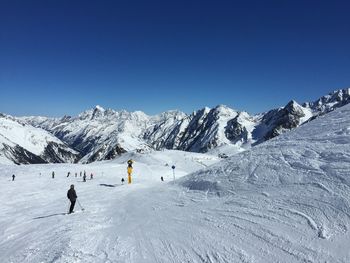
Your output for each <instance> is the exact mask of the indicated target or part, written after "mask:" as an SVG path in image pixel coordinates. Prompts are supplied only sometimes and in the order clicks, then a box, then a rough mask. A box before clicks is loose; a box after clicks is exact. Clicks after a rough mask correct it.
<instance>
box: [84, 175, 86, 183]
mask: <svg viewBox="0 0 350 263" xmlns="http://www.w3.org/2000/svg"><path fill="white" fill-rule="evenodd" d="M83 182H86V174H84V176H83Z"/></svg>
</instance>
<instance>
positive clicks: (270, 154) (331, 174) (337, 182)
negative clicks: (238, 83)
mask: <svg viewBox="0 0 350 263" xmlns="http://www.w3.org/2000/svg"><path fill="white" fill-rule="evenodd" d="M349 149H350V104H349V105H345V106H344V107H340V108H338V109H336V110H334V111H332V112H330V113H328V114H325V115H323V116H320V117H319V118H317V119H316V120H314V121H311V122H309V123H306V124H305V125H302V126H301V127H299V128H297V129H294V130H292V131H290V132H287V133H284V134H282V135H281V136H278V137H276V138H273V139H271V140H269V141H267V142H265V143H262V144H259V145H257V146H255V147H252V148H251V149H249V150H247V151H244V152H242V153H239V154H236V155H234V156H231V157H230V158H227V159H225V160H220V158H218V157H217V156H213V155H211V154H200V153H192V152H183V151H176V150H164V151H152V152H150V153H145V154H140V153H136V152H128V153H126V154H123V155H122V156H119V157H117V158H115V159H114V160H111V161H103V162H94V163H90V164H81V163H79V164H69V163H65V164H48V165H42V164H36V165H28V166H23V165H21V166H16V165H11V166H8V165H0V185H1V186H2V188H1V189H2V191H0V200H1V202H0V215H1V216H0V262H1V263H37V262H55V263H73V262H74V263H82V262H84V263H86V262H93V263H106V262H127V263H139V262H142V263H154V262H162V263H174V262H193V263H195V262H215V263H227V262H242V263H243V262H244V263H266V262H268V263H270V262H273V263H275V262H283V263H301V262H304V263H306V262H308V263H321V262H322V263H325V262H328V263H347V262H350V251H349V242H350V220H349V219H350V197H349V196H350V195H349V193H350V177H349V175H350V152H349ZM130 158H132V159H133V160H135V166H134V172H133V182H132V184H124V185H122V184H121V183H120V182H121V178H125V176H126V169H125V168H126V161H127V160H128V159H130ZM169 164H170V165H169ZM171 164H174V165H176V180H175V181H173V172H172V169H171ZM52 171H55V173H56V177H55V179H53V178H51V173H52ZM69 171H70V172H71V173H72V174H75V173H78V174H79V171H87V173H88V174H90V173H93V174H94V179H93V180H88V181H87V182H82V178H81V177H79V176H78V175H77V177H75V176H69V177H67V176H66V175H67V172H69ZM13 174H15V175H16V179H15V180H14V181H12V180H11V176H12V175H13ZM161 176H164V181H161V180H160V177H161ZM71 184H75V189H76V191H77V194H78V202H77V204H76V206H75V211H76V213H74V214H71V215H66V212H67V209H68V206H69V201H68V200H65V194H66V191H67V190H68V189H69V186H70V185H71ZM9 197H10V198H9ZM83 209H84V211H83Z"/></svg>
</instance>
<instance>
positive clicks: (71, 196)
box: [67, 184, 78, 214]
mask: <svg viewBox="0 0 350 263" xmlns="http://www.w3.org/2000/svg"><path fill="white" fill-rule="evenodd" d="M67 198H68V199H69V201H70V207H69V214H71V213H74V211H73V210H74V205H75V202H76V201H77V198H78V196H77V193H76V192H75V190H74V184H72V185H71V186H70V189H69V190H68V192H67Z"/></svg>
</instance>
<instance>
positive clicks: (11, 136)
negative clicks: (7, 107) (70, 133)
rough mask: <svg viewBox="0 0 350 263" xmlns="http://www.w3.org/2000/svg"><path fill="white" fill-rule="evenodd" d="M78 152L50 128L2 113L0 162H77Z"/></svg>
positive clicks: (0, 122)
mask: <svg viewBox="0 0 350 263" xmlns="http://www.w3.org/2000/svg"><path fill="white" fill-rule="evenodd" d="M77 159H79V154H78V152H76V151H74V150H72V149H70V148H69V147H68V146H67V145H65V144H64V143H63V142H62V141H60V140H59V139H58V138H57V137H55V136H53V135H51V134H50V133H49V132H47V131H45V130H43V129H40V128H34V127H33V126H31V125H29V124H24V123H21V122H19V121H18V120H16V119H14V118H12V117H10V116H5V115H0V163H13V162H14V163H21V164H28V163H47V162H52V163H56V162H74V161H76V160H77Z"/></svg>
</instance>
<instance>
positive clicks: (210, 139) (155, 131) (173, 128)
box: [21, 89, 350, 163]
mask: <svg viewBox="0 0 350 263" xmlns="http://www.w3.org/2000/svg"><path fill="white" fill-rule="evenodd" d="M349 102H350V95H349V89H344V90H338V91H334V92H333V93H331V94H329V95H327V96H324V97H322V98H320V99H318V100H317V101H315V102H312V103H304V104H303V105H300V104H298V103H297V102H296V101H290V102H289V103H288V104H287V105H286V106H285V107H281V108H279V109H273V110H271V111H269V112H266V113H262V114H258V115H255V116H250V115H249V114H248V113H246V112H239V111H236V110H233V109H230V108H228V107H226V106H223V105H219V106H217V107H215V108H213V109H210V108H204V109H201V110H198V111H195V112H193V113H192V114H191V115H186V114H184V113H182V112H179V111H168V112H165V113H162V114H159V115H155V116H148V115H146V114H144V113H143V112H140V111H137V112H126V111H114V110H111V109H108V110H105V109H103V108H102V107H100V106H96V107H95V108H94V109H91V110H87V111H85V112H83V113H82V114H80V115H79V116H77V117H69V116H64V117H63V118H61V119H57V118H53V119H52V118H45V117H24V118H21V119H22V120H25V121H26V122H28V123H30V124H32V125H33V126H35V127H40V128H43V129H45V130H47V131H49V132H51V133H53V134H54V135H55V136H57V137H58V138H59V139H61V140H62V141H64V142H65V143H67V144H68V145H69V146H70V147H72V148H73V149H75V150H77V151H79V152H80V153H81V155H82V156H84V158H83V159H82V160H81V162H87V163H89V162H93V161H98V160H109V159H113V158H115V157H116V156H118V155H120V154H121V153H123V152H126V151H132V150H139V151H149V150H150V149H156V150H162V149H177V150H184V151H191V152H208V151H210V152H218V153H226V154H227V153H228V154H229V153H231V152H237V147H238V148H239V149H238V151H242V150H244V149H247V148H250V147H251V146H252V145H253V146H254V145H257V144H260V143H262V142H264V141H266V140H269V139H271V138H274V137H276V136H278V135H280V134H282V133H284V132H286V131H289V130H291V129H294V128H296V127H299V126H300V125H302V124H303V123H306V122H308V121H310V120H313V119H315V118H316V117H318V116H320V115H323V114H326V113H328V112H330V111H332V110H334V109H336V108H338V107H341V106H343V105H346V104H347V103H349ZM226 146H234V147H233V149H234V150H229V151H228V152H222V151H223V150H224V149H228V147H226ZM231 148H232V147H231Z"/></svg>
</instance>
